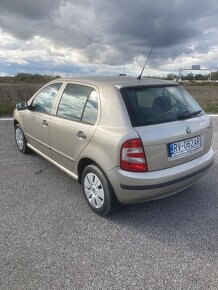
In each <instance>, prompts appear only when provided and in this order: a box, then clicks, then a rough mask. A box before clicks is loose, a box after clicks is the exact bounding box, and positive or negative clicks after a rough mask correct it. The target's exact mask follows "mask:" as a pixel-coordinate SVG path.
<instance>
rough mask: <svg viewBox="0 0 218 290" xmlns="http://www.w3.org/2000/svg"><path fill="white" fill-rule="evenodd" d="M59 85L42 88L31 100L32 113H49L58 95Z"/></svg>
mask: <svg viewBox="0 0 218 290" xmlns="http://www.w3.org/2000/svg"><path fill="white" fill-rule="evenodd" d="M61 86H62V84H61V83H57V84H52V85H49V86H47V87H46V88H44V89H43V90H42V91H41V92H40V93H39V94H38V95H37V96H36V97H35V98H34V100H33V102H32V111H35V112H42V113H47V114H50V113H51V109H52V106H53V104H54V100H55V97H56V96H57V94H58V91H59V89H60V87H61Z"/></svg>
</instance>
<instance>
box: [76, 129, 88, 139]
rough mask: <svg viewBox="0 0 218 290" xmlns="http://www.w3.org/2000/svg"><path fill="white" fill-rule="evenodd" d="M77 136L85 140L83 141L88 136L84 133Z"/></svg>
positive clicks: (80, 132)
mask: <svg viewBox="0 0 218 290" xmlns="http://www.w3.org/2000/svg"><path fill="white" fill-rule="evenodd" d="M76 135H77V136H78V137H79V138H83V139H86V138H87V136H86V134H84V133H83V131H79V132H78V133H77V134H76Z"/></svg>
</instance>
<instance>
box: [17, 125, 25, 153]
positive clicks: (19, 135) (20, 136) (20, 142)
mask: <svg viewBox="0 0 218 290" xmlns="http://www.w3.org/2000/svg"><path fill="white" fill-rule="evenodd" d="M15 137H16V142H17V146H18V148H19V149H20V150H22V149H23V142H24V139H23V134H22V132H21V130H20V129H19V128H17V129H16V133H15Z"/></svg>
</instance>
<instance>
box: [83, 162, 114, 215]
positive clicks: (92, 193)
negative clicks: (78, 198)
mask: <svg viewBox="0 0 218 290" xmlns="http://www.w3.org/2000/svg"><path fill="white" fill-rule="evenodd" d="M82 186H83V192H84V195H85V199H86V201H87V203H88V205H89V207H90V208H91V209H92V210H93V211H94V212H96V213H97V214H100V215H107V214H109V213H110V212H111V210H112V203H113V190H112V187H111V185H110V183H109V181H108V180H107V177H106V176H105V175H104V173H103V172H102V171H101V169H100V168H99V167H97V166H96V165H92V164H91V165H88V166H87V167H86V168H85V169H84V171H83V173H82Z"/></svg>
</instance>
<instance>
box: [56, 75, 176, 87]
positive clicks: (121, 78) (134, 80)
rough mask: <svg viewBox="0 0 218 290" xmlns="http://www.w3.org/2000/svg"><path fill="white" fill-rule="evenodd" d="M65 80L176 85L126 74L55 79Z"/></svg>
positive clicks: (96, 83) (116, 83)
mask: <svg viewBox="0 0 218 290" xmlns="http://www.w3.org/2000/svg"><path fill="white" fill-rule="evenodd" d="M60 80H61V81H67V82H81V83H86V84H92V85H97V86H99V85H101V84H107V85H111V86H116V87H118V88H123V87H133V86H161V85H163V86H166V85H171V86H172V85H174V86H175V85H177V83H175V82H173V81H166V80H160V79H152V78H142V79H140V80H139V79H137V78H136V77H128V76H114V77H108V76H87V77H74V78H61V79H56V80H55V81H60Z"/></svg>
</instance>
